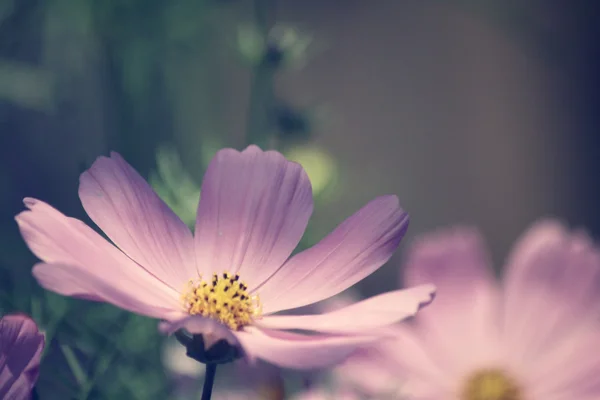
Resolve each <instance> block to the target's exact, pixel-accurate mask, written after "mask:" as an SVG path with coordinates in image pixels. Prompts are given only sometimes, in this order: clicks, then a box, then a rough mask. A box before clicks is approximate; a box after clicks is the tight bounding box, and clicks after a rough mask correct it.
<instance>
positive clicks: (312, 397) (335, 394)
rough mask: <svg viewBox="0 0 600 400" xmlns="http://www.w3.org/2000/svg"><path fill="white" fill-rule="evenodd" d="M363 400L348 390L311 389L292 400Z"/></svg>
mask: <svg viewBox="0 0 600 400" xmlns="http://www.w3.org/2000/svg"><path fill="white" fill-rule="evenodd" d="M363 398H364V397H362V396H359V395H358V394H357V393H354V392H353V391H350V390H347V389H346V390H342V389H338V390H326V389H311V390H307V391H305V392H301V393H299V394H297V395H295V396H294V397H293V398H292V400H362V399H363Z"/></svg>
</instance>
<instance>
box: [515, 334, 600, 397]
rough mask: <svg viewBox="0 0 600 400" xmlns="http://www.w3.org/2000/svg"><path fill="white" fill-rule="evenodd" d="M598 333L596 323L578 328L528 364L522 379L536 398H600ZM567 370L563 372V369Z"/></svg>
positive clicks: (599, 337)
mask: <svg viewBox="0 0 600 400" xmlns="http://www.w3.org/2000/svg"><path fill="white" fill-rule="evenodd" d="M599 345H600V329H599V326H598V324H597V323H590V324H589V325H588V324H586V325H585V326H580V327H579V328H578V329H577V330H575V331H573V332H571V333H570V335H565V336H564V337H563V338H562V340H559V341H557V342H555V343H553V346H552V347H551V348H548V349H547V351H546V352H545V353H543V354H540V355H539V356H538V357H536V359H535V360H532V361H533V362H529V363H527V364H528V365H526V367H527V368H526V369H525V370H524V371H523V375H525V376H527V386H528V387H530V388H531V391H532V396H533V395H535V396H536V397H535V398H544V399H546V398H552V395H553V394H557V393H562V394H563V396H561V397H559V399H561V400H562V399H564V400H567V399H569V400H570V399H586V398H590V399H592V398H593V399H597V398H600V380H599V379H598V377H599V376H600V357H598V353H597V349H598V346H599ZM566 365H567V366H569V367H568V368H565V366H566Z"/></svg>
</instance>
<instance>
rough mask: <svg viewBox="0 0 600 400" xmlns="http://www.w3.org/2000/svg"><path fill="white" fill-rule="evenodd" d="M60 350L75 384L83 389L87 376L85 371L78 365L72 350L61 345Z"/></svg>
mask: <svg viewBox="0 0 600 400" xmlns="http://www.w3.org/2000/svg"><path fill="white" fill-rule="evenodd" d="M60 350H61V351H62V353H63V355H64V356H65V360H66V361H67V365H68V366H69V368H70V369H71V372H72V373H73V376H74V377H75V380H76V381H77V384H78V385H79V387H80V388H81V387H83V386H84V385H85V384H86V382H87V375H86V373H85V370H84V369H83V367H82V366H81V364H80V363H79V360H77V356H76V355H75V353H74V352H73V350H71V348H70V347H69V346H68V345H66V344H61V345H60Z"/></svg>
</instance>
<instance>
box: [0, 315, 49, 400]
mask: <svg viewBox="0 0 600 400" xmlns="http://www.w3.org/2000/svg"><path fill="white" fill-rule="evenodd" d="M44 342H45V338H44V335H43V334H42V333H40V331H39V330H38V327H37V325H36V324H35V322H34V321H33V320H32V319H30V318H29V317H26V316H24V315H7V316H5V317H3V318H2V319H1V320H0V398H2V399H26V398H29V395H30V393H31V390H32V389H33V386H34V385H35V382H36V381H37V378H38V373H39V365H40V358H41V356H42V351H43V349H44Z"/></svg>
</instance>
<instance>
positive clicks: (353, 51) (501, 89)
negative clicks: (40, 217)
mask: <svg viewBox="0 0 600 400" xmlns="http://www.w3.org/2000/svg"><path fill="white" fill-rule="evenodd" d="M595 8H596V4H595V3H593V2H592V1H587V2H586V1H582V2H578V3H577V4H574V3H573V4H572V3H569V2H552V3H548V2H544V1H541V0H532V1H527V2H517V1H509V2H506V1H493V0H486V1H468V0H463V1H449V2H438V1H434V2H425V3H423V2H411V1H406V2H398V1H391V0H390V1H382V0H377V1H371V2H364V1H362V2H361V1H358V0H348V1H344V2H340V1H334V0H327V1H325V0H322V1H316V0H307V1H303V2H299V1H291V0H287V1H285V0H278V1H275V0H255V1H236V0H221V1H218V0H174V1H164V0H163V1H160V0H45V1H42V0H0V151H1V157H0V191H1V193H2V195H1V196H0V234H1V235H2V236H1V237H2V241H1V242H0V295H1V297H0V311H1V312H2V313H7V312H12V311H16V310H18V311H23V312H26V313H29V314H31V315H32V316H33V317H34V318H35V319H36V321H38V323H39V324H40V325H41V326H42V328H43V329H44V330H45V331H46V334H47V337H48V339H49V346H48V347H47V349H46V353H45V356H44V361H43V364H42V370H41V376H40V381H39V384H38V387H37V389H36V390H37V394H38V395H39V398H41V399H43V400H46V399H86V398H88V399H155V398H156V399H164V398H185V396H190V398H194V397H193V396H194V395H195V393H196V392H195V386H196V385H197V384H199V383H201V378H194V376H195V374H196V373H197V372H193V371H192V372H190V371H189V370H186V371H188V372H186V373H183V372H181V371H180V372H177V371H176V370H174V369H173V368H175V367H173V366H172V363H169V362H166V361H165V360H168V359H170V358H169V357H171V356H165V354H170V353H169V351H168V350H165V349H168V348H170V347H169V344H168V343H165V339H164V338H163V337H161V336H160V335H159V334H158V332H157V329H156V321H152V320H148V319H146V318H142V317H138V316H134V315H131V314H128V313H125V312H122V311H120V310H117V309H115V308H114V307H111V306H108V305H100V304H91V303H88V302H84V301H75V300H70V299H64V298H61V297H59V296H55V295H53V294H50V293H46V292H44V291H42V290H41V289H40V288H39V287H38V286H37V285H36V283H35V282H34V281H33V279H32V278H31V273H30V271H31V266H32V265H33V264H34V262H35V258H34V257H33V256H32V255H31V254H30V253H29V251H28V250H27V249H26V247H25V245H24V243H23V241H22V239H21V238H20V236H19V234H18V231H17V228H16V224H15V222H14V219H13V218H14V216H15V215H16V214H17V213H18V212H20V211H21V210H22V209H23V206H22V203H21V200H22V198H23V197H25V196H31V197H37V198H40V199H43V200H44V201H46V202H48V203H50V204H51V205H53V206H54V207H56V208H58V209H59V210H61V211H62V212H64V213H65V214H67V215H70V216H73V217H76V218H80V219H83V220H85V221H86V222H90V221H89V219H87V217H86V216H85V214H84V212H83V209H82V207H81V205H80V203H79V200H78V198H77V184H78V175H79V174H80V173H81V172H82V171H83V170H85V169H86V168H87V167H89V166H90V164H91V163H92V162H93V160H94V159H95V158H96V157H97V156H99V155H106V154H107V153H108V152H109V151H110V150H115V151H118V152H120V153H121V154H122V155H123V156H124V157H125V159H127V160H128V162H129V163H130V164H132V165H133V166H134V167H135V168H136V169H137V170H138V171H139V172H140V173H141V174H142V175H143V176H145V177H147V178H148V179H149V180H150V182H151V183H152V185H153V186H154V187H155V189H156V190H157V191H158V192H159V194H160V195H161V197H163V198H164V199H165V201H166V202H167V203H168V204H169V205H170V206H171V207H173V209H174V210H175V211H176V212H177V213H178V214H179V215H180V216H181V217H182V218H183V219H184V220H185V221H186V222H188V223H190V224H191V223H192V222H193V219H194V213H195V207H196V204H197V200H198V197H199V196H200V193H199V184H200V182H201V179H202V175H203V171H204V169H205V167H206V165H207V163H208V161H209V160H210V158H211V156H212V155H213V154H214V152H215V151H216V150H217V149H219V148H221V147H225V146H227V147H236V148H243V147H244V146H245V145H247V144H249V143H257V144H259V145H261V146H262V147H263V148H276V149H278V150H280V151H282V152H284V154H286V156H287V157H288V158H290V159H293V160H296V161H299V162H301V163H302V164H303V165H304V166H305V168H306V169H307V171H308V173H309V176H310V177H311V181H312V183H313V187H314V191H315V195H316V210H315V215H314V217H313V220H312V221H311V224H310V225H309V230H308V232H307V235H306V236H305V238H304V239H303V241H302V243H301V247H304V246H308V245H310V244H312V243H314V242H316V241H317V240H319V239H320V238H321V237H322V236H323V235H325V234H326V233H327V232H328V231H330V230H331V229H332V228H333V227H334V226H335V225H336V224H337V223H339V222H341V221H342V220H343V219H344V218H345V217H347V216H349V215H350V214H351V213H352V212H354V211H355V210H356V209H358V208H359V207H360V206H362V205H363V204H364V203H366V202H367V201H368V200H370V199H372V198H374V197H375V196H378V195H382V194H387V193H395V194H397V195H398V196H399V198H400V200H401V204H402V205H403V206H404V207H405V208H406V209H407V210H408V211H409V212H410V213H411V229H410V230H409V235H408V237H407V239H406V240H405V242H407V241H409V240H410V238H411V237H413V236H415V235H417V234H419V233H420V232H424V231H427V230H430V229H434V228H436V227H439V226H444V225H447V224H454V223H472V224H477V226H479V227H481V229H482V231H483V232H484V233H485V234H486V235H487V237H488V238H489V241H490V246H491V251H492V254H493V256H494V259H495V260H498V261H500V260H501V259H502V257H503V255H504V254H505V253H506V251H507V250H508V249H509V246H510V243H511V242H512V241H514V239H515V237H516V235H518V234H519V233H520V232H521V231H522V230H523V229H524V228H525V227H526V226H527V225H528V224H529V223H531V222H532V221H534V220H535V219H537V218H539V217H544V216H557V217H559V218H561V219H564V220H566V221H567V222H569V223H571V224H574V225H577V226H583V227H586V228H587V229H588V230H590V231H591V232H592V233H596V232H598V230H599V229H600V212H599V211H598V207H597V204H598V200H599V197H600V196H599V195H598V189H597V186H598V185H597V184H596V182H597V178H598V171H599V161H598V160H599V159H600V157H599V155H600V151H599V150H598V149H599V148H600V140H599V139H598V135H597V134H596V130H597V126H598V124H597V122H598V115H600V113H597V112H596V111H597V106H598V101H597V93H598V92H597V91H596V90H595V89H594V88H595V86H596V85H595V83H597V76H598V75H597V72H596V71H597V69H598V68H597V67H598V52H597V43H596V42H597V40H595V38H596V37H597V34H598V32H597V31H598V26H599V25H600V24H598V23H597V22H598V21H597V20H596V17H595V16H596V15H597V13H595V12H594V11H595ZM400 253H401V252H400ZM398 265H399V258H398V257H394V259H393V260H392V261H391V262H390V263H389V264H388V265H386V266H385V267H384V268H382V270H381V271H378V272H377V273H376V274H374V275H373V276H371V277H369V278H368V279H366V280H365V282H363V283H362V284H361V285H360V287H359V288H360V290H361V291H362V292H363V293H364V294H372V293H376V292H380V291H383V290H389V289H393V288H394V287H395V286H396V282H397V279H396V277H397V275H398ZM178 357H181V355H179V356H178ZM176 358H177V357H176ZM165 363H166V366H165ZM182 368H183V367H182ZM192 369H193V368H192ZM184 370H185V368H184ZM186 374H188V375H189V376H188V375H186ZM190 376H191V377H190ZM196 397H197V396H196Z"/></svg>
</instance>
